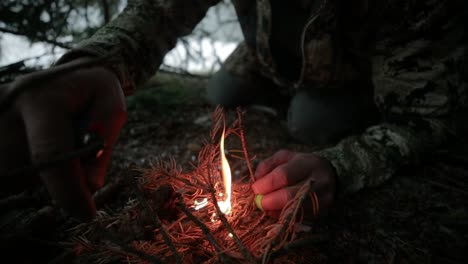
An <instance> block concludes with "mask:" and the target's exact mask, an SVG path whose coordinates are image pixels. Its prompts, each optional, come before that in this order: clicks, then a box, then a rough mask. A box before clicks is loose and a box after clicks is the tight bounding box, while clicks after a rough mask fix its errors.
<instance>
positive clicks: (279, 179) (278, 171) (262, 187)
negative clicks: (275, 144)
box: [252, 164, 288, 194]
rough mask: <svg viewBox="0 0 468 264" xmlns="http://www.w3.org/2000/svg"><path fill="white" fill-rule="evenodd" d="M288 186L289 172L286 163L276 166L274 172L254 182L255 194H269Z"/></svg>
mask: <svg viewBox="0 0 468 264" xmlns="http://www.w3.org/2000/svg"><path fill="white" fill-rule="evenodd" d="M286 186H288V174H287V166H286V164H283V165H280V166H278V167H276V168H275V169H274V170H273V171H272V172H270V173H268V174H267V175H266V176H264V177H263V178H260V179H258V180H257V181H255V183H253V184H252V190H253V192H254V193H255V194H267V193H270V192H272V191H275V190H278V189H280V188H283V187H286Z"/></svg>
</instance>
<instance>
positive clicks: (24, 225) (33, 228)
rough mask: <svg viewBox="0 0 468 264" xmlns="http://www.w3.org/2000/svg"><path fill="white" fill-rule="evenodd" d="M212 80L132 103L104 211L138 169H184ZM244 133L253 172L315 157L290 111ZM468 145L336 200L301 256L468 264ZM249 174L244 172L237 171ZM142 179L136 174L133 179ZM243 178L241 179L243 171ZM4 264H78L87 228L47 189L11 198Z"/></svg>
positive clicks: (144, 92) (256, 122)
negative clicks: (289, 123) (79, 241)
mask: <svg viewBox="0 0 468 264" xmlns="http://www.w3.org/2000/svg"><path fill="white" fill-rule="evenodd" d="M205 84H206V79H205V78H198V77H187V76H185V77H181V76H173V75H169V74H161V75H160V76H159V77H157V78H154V79H152V80H151V81H150V82H149V83H148V84H147V85H145V86H144V87H142V88H141V89H140V90H139V91H138V93H136V94H135V95H134V96H132V97H129V98H128V110H129V119H128V122H127V124H126V126H125V128H124V130H123V131H122V134H121V136H120V139H119V142H118V144H117V146H116V147H115V150H114V154H113V159H112V163H111V166H110V169H109V173H108V179H107V185H106V186H105V187H104V188H103V190H102V191H100V192H99V193H98V194H97V198H96V199H97V203H98V206H99V209H100V210H103V211H106V212H114V213H115V212H118V211H119V209H120V208H122V206H123V205H124V204H125V203H126V202H127V201H129V200H130V199H132V193H131V192H130V191H129V190H130V186H128V185H126V184H125V181H123V180H122V179H123V178H124V176H125V175H126V174H128V173H131V172H130V169H129V168H131V167H132V166H137V167H140V168H148V167H150V166H151V163H152V162H153V161H155V160H156V159H157V158H158V157H159V158H162V159H165V158H167V159H169V157H174V158H175V160H176V161H177V162H178V163H179V164H180V165H182V166H185V168H188V164H189V162H190V161H193V160H194V159H196V156H197V152H198V151H199V150H200V148H201V146H202V144H203V140H205V139H207V138H208V136H209V131H210V128H211V123H210V120H209V117H210V114H211V112H212V111H213V109H214V107H212V106H210V105H208V104H207V102H206V101H205V100H204V99H203V91H204V90H203V89H204V86H205ZM244 118H245V119H244V127H245V133H246V138H247V144H248V148H249V150H250V152H251V154H254V155H256V156H257V158H256V160H255V161H254V165H255V164H257V163H258V162H259V161H260V160H261V159H263V158H266V157H268V156H270V155H272V154H273V153H274V152H275V151H277V150H279V149H283V148H285V149H292V150H300V151H309V150H312V149H313V148H311V147H307V146H303V145H301V144H298V143H297V142H294V141H293V140H292V139H291V138H290V137H289V136H288V134H287V131H286V123H285V113H284V111H277V112H276V111H275V112H271V111H269V110H265V109H262V108H257V107H250V108H247V109H246V114H245V115H244ZM467 150H468V143H467V142H466V141H458V142H454V143H453V144H452V145H450V146H447V147H446V148H444V149H443V150H441V151H439V152H437V153H433V154H432V155H431V158H430V160H429V161H426V162H425V163H424V164H421V165H419V166H417V167H411V168H402V169H401V171H400V172H399V173H398V174H397V175H395V177H394V178H393V179H392V180H390V181H389V182H388V183H386V184H384V185H383V186H381V187H379V188H375V189H372V190H363V191H361V192H360V193H357V194H355V195H352V196H350V197H346V199H344V200H341V201H337V203H336V204H335V206H334V208H333V210H332V211H331V212H330V214H329V215H328V216H327V217H324V218H322V219H320V220H318V221H316V222H314V223H312V226H313V229H312V231H311V232H312V233H314V235H316V237H317V240H316V241H313V242H311V243H310V244H308V245H304V246H303V247H300V248H298V249H297V250H298V251H300V252H301V251H303V252H306V251H307V252H314V256H315V257H314V259H313V260H307V259H306V260H307V261H308V263H466V258H467V257H468V253H467V249H468V211H467V210H468V206H467V205H468V199H467V198H468V177H467V176H468V151H467ZM238 169H239V170H240V171H242V170H243V169H242V168H238ZM133 173H134V172H133ZM241 173H242V172H241ZM0 210H1V217H0V230H1V237H0V239H1V240H0V249H1V251H2V253H1V255H2V256H3V257H2V259H3V260H8V259H11V260H12V261H6V262H3V260H2V262H3V263H9V262H14V263H48V262H51V263H70V262H72V261H73V260H74V259H75V258H74V256H73V254H72V252H71V251H70V249H69V247H68V246H69V244H68V242H70V237H69V232H68V230H70V228H73V227H74V226H76V225H77V224H78V223H77V222H75V221H73V220H71V219H68V218H66V217H64V216H63V215H62V214H61V213H60V212H59V210H57V209H56V208H55V207H53V206H51V205H50V204H49V200H48V197H47V194H46V193H45V191H44V189H43V188H34V189H31V190H28V191H25V192H24V193H22V194H18V195H16V196H10V197H2V200H1V201H0Z"/></svg>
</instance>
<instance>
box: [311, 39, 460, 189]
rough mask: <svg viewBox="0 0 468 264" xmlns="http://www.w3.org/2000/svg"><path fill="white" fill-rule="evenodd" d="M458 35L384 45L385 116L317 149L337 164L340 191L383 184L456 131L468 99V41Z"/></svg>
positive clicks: (377, 65) (378, 72) (378, 68)
mask: <svg viewBox="0 0 468 264" xmlns="http://www.w3.org/2000/svg"><path fill="white" fill-rule="evenodd" d="M454 36H455V35H453V34H452V35H451V34H448V35H447V38H446V39H443V40H440V41H438V42H433V41H429V40H416V41H412V42H408V43H406V44H403V45H400V46H398V47H394V48H391V49H389V44H388V43H383V42H382V43H381V45H379V46H378V48H377V51H378V52H377V54H380V55H378V56H375V57H374V58H373V70H374V74H373V76H374V85H375V101H376V103H377V105H378V107H379V109H380V110H381V113H382V115H383V121H382V122H381V123H380V124H377V125H375V126H372V127H369V128H368V129H367V130H365V131H364V132H363V133H362V134H360V135H356V136H351V137H348V138H345V139H343V140H342V141H341V142H339V143H338V144H337V145H336V146H334V147H331V148H327V149H324V150H321V151H318V152H317V153H316V154H318V155H319V156H322V157H325V158H326V159H328V160H329V161H330V162H331V163H332V164H333V165H334V167H335V169H336V172H337V177H338V196H342V195H344V194H347V193H352V192H356V191H358V190H360V189H362V188H365V187H372V186H376V185H379V184H381V183H383V182H384V181H386V180H387V179H389V178H390V177H391V176H392V175H393V174H394V173H395V172H396V170H397V169H398V168H400V167H401V166H403V165H407V164H414V163H417V162H418V161H421V160H422V159H423V158H424V156H425V155H426V154H428V153H431V151H433V150H436V149H437V148H438V147H440V145H441V144H442V143H443V142H444V141H446V140H447V139H448V138H449V137H450V136H451V135H452V134H453V131H454V129H455V123H456V122H455V121H454V120H455V117H456V113H457V111H458V110H459V108H461V107H462V106H463V105H464V104H466V102H467V97H466V88H467V84H466V80H463V77H466V76H467V72H466V62H467V59H466V57H467V55H466V51H465V47H467V46H468V45H465V44H461V43H463V42H464V41H462V42H460V41H457V40H456V39H457V38H456V37H454ZM450 38H451V39H450ZM458 40H460V39H458ZM449 43H451V44H449ZM379 47H380V48H379Z"/></svg>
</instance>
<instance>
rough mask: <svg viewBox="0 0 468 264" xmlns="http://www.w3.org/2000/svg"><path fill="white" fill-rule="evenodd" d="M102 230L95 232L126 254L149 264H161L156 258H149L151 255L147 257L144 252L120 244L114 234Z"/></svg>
mask: <svg viewBox="0 0 468 264" xmlns="http://www.w3.org/2000/svg"><path fill="white" fill-rule="evenodd" d="M104 230H105V229H100V230H97V232H99V234H100V235H101V237H103V238H104V239H106V240H108V241H109V242H111V243H114V244H115V245H117V246H119V247H120V248H122V249H123V250H124V251H125V252H126V253H130V254H133V255H135V256H137V257H140V258H142V259H144V260H146V261H149V262H150V263H162V262H161V260H159V259H158V258H156V257H154V256H151V255H148V254H146V253H145V252H142V251H140V250H138V249H136V248H133V247H131V246H128V245H127V244H125V243H122V242H120V239H119V238H117V237H116V236H115V235H114V234H112V233H110V232H106V231H104Z"/></svg>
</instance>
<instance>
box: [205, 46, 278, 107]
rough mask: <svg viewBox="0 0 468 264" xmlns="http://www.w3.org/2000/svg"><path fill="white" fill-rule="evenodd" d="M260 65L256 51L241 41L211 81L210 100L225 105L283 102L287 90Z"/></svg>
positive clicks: (208, 94) (208, 96)
mask: <svg viewBox="0 0 468 264" xmlns="http://www.w3.org/2000/svg"><path fill="white" fill-rule="evenodd" d="M259 67H260V64H259V63H258V62H257V59H256V57H255V55H254V54H253V52H251V51H250V50H249V48H248V46H247V45H246V44H245V43H244V42H242V43H240V44H239V45H238V46H237V48H236V49H235V50H234V51H233V52H232V53H231V55H229V57H228V58H227V60H226V62H225V63H224V64H223V65H222V67H221V69H220V70H219V71H218V72H217V73H215V74H214V75H213V77H212V78H211V80H210V81H209V82H208V86H207V98H208V101H209V102H210V103H211V104H214V105H222V106H224V107H236V106H241V105H250V104H263V105H272V106H274V105H277V104H280V103H281V102H283V101H284V99H285V97H284V94H287V91H286V90H285V89H282V88H280V87H279V86H277V85H276V84H274V83H273V82H272V81H271V80H270V79H269V78H267V77H265V76H263V75H262V74H261V72H260V68H259Z"/></svg>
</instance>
